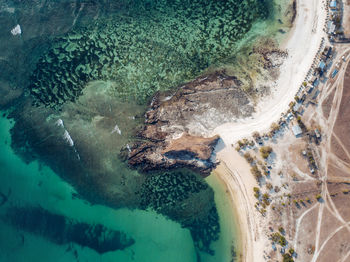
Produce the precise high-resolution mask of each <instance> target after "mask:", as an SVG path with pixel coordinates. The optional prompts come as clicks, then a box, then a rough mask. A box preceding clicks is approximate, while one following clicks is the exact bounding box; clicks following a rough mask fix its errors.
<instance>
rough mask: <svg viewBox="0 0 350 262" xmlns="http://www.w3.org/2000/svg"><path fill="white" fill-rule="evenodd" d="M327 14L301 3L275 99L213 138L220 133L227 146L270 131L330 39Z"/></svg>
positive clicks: (311, 2) (306, 0) (313, 1)
mask: <svg viewBox="0 0 350 262" xmlns="http://www.w3.org/2000/svg"><path fill="white" fill-rule="evenodd" d="M326 18H327V11H326V9H325V6H324V3H322V2H320V1H319V0H297V15H296V18H295V23H294V26H293V28H292V29H291V31H290V33H289V34H290V35H289V36H288V37H287V39H286V41H285V42H284V43H283V44H282V48H284V49H285V50H287V51H288V54H289V55H288V58H287V59H286V61H285V62H284V63H283V65H282V66H281V67H280V76H279V78H278V80H277V81H276V83H274V87H273V88H272V90H271V93H272V94H271V96H270V97H268V98H265V99H264V100H263V101H261V102H260V103H259V104H258V106H257V109H256V113H254V114H253V116H252V117H250V118H246V119H239V120H237V121H235V122H232V123H226V124H223V125H221V126H218V127H217V128H215V129H214V130H213V132H212V134H210V135H214V134H219V135H220V137H221V138H222V139H223V141H224V143H225V144H226V145H231V144H232V143H234V142H236V141H237V140H238V139H241V138H243V137H246V136H249V135H251V134H252V133H253V132H254V131H258V132H262V131H266V130H267V129H269V128H270V126H271V124H272V123H273V122H276V121H277V120H278V119H279V118H280V116H281V113H282V112H284V111H285V110H286V109H287V108H288V105H289V103H290V102H291V101H293V100H294V96H295V94H296V93H297V91H298V89H299V88H300V86H301V84H302V82H303V81H304V79H305V77H306V75H307V73H308V71H309V69H310V67H311V65H312V63H313V60H314V57H315V55H316V54H317V51H318V49H319V47H320V45H321V41H322V38H323V37H325V36H326V33H325V32H324V31H323V29H324V25H325V21H326Z"/></svg>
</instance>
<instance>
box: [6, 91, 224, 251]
mask: <svg viewBox="0 0 350 262" xmlns="http://www.w3.org/2000/svg"><path fill="white" fill-rule="evenodd" d="M94 88H96V86H94ZM91 97H94V103H90V102H89V101H90V100H89V99H88V98H87V97H86V94H84V95H83V96H82V97H80V98H79V103H66V104H65V105H64V106H63V108H62V112H60V113H58V112H55V110H53V109H51V108H45V107H43V106H41V107H32V106H31V102H30V101H23V104H22V106H21V107H20V106H19V105H18V106H17V109H16V110H14V111H13V112H12V113H11V114H10V116H9V117H10V118H12V119H14V120H15V125H14V127H13V128H12V130H11V134H12V147H13V149H14V150H15V152H16V153H18V154H19V155H20V156H21V157H23V158H24V159H25V160H26V161H27V162H30V161H33V160H35V159H39V160H40V161H41V162H43V163H45V164H47V165H49V166H50V167H51V168H52V169H53V170H54V171H55V172H56V173H57V174H58V175H60V176H61V177H62V178H63V179H64V180H66V181H68V182H69V183H70V184H71V185H72V186H73V187H74V188H75V190H76V191H77V194H78V196H79V197H81V198H83V199H85V200H87V201H89V202H90V203H92V204H100V205H107V206H109V207H112V208H121V207H125V208H141V209H146V210H147V209H148V208H152V209H155V210H157V212H159V213H160V214H162V215H164V216H167V217H168V218H169V219H172V220H174V221H176V222H179V223H181V225H183V226H184V227H185V228H188V229H189V230H190V231H191V234H194V236H196V241H195V243H196V246H198V248H199V247H201V248H202V249H201V250H203V251H206V252H211V251H210V246H211V243H212V242H213V241H215V240H216V239H217V238H218V236H219V232H217V234H216V235H215V234H212V233H210V232H216V231H215V230H214V229H219V218H218V217H217V216H216V220H213V219H209V218H208V216H209V215H210V214H211V212H210V210H211V209H213V208H214V210H215V202H214V193H213V190H212V189H211V188H210V187H209V186H208V185H207V184H206V183H205V181H204V180H203V178H202V177H201V176H199V175H198V174H194V173H193V172H191V171H189V170H173V171H159V172H157V173H155V172H148V173H147V174H142V173H139V172H137V171H136V170H131V169H129V168H127V165H126V163H122V162H121V161H120V160H119V159H118V157H117V156H118V152H119V148H118V146H119V144H120V141H119V140H120V139H122V135H123V134H125V133H130V131H128V132H122V135H119V134H118V133H117V132H115V133H111V132H112V131H113V129H114V126H115V121H107V119H109V118H112V116H113V115H115V114H116V112H115V111H113V110H117V109H118V107H113V105H114V104H111V105H112V106H111V108H112V109H113V110H112V111H110V110H109V107H108V106H107V107H106V104H107V105H108V104H110V102H112V101H110V100H109V97H107V98H103V97H102V96H101V95H100V96H98V95H97V94H96V93H92V94H91ZM97 97H99V99H97V100H96V98H97ZM84 99H86V100H87V101H88V102H87V103H85V102H84V103H83V100H84ZM111 100H113V99H111ZM68 108H69V109H68ZM86 112H87V113H86ZM133 112H134V113H135V108H133ZM120 113H121V114H123V115H124V114H125V111H122V112H120ZM129 116H130V115H127V116H126V117H127V119H128V117H129ZM60 119H61V120H60ZM101 122H102V123H103V124H102V123H101ZM118 123H119V122H118ZM119 126H120V128H121V129H122V130H123V131H124V130H126V129H125V128H126V126H124V125H122V123H120V125H119ZM65 130H68V131H69V133H70V134H71V136H72V138H73V140H74V147H72V146H70V145H69V144H68V143H67V141H65V139H64V138H63V135H64V131H65ZM77 153H78V154H79V156H80V157H79V158H78V156H77ZM204 157H205V155H204ZM185 189H186V190H187V191H188V193H185V194H182V193H181V192H182V191H183V190H185ZM162 192H166V193H167V194H166V197H165V198H163V196H164V194H163V193H162ZM210 216H212V215H210ZM213 230H214V231H213ZM200 242H205V243H206V244H205V245H204V246H203V245H202V244H199V243H200Z"/></svg>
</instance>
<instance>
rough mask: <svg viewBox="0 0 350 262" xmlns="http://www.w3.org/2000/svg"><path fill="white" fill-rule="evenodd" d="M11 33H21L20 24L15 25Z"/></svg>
mask: <svg viewBox="0 0 350 262" xmlns="http://www.w3.org/2000/svg"><path fill="white" fill-rule="evenodd" d="M11 34H12V35H20V34H22V29H21V26H20V25H16V26H15V27H14V28H12V30H11Z"/></svg>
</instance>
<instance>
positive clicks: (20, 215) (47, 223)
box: [5, 207, 135, 254]
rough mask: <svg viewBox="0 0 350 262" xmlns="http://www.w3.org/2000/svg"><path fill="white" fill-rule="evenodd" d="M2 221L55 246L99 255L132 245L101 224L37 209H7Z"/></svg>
mask: <svg viewBox="0 0 350 262" xmlns="http://www.w3.org/2000/svg"><path fill="white" fill-rule="evenodd" d="M5 220H6V221H7V222H8V223H9V224H11V225H12V226H15V227H17V228H19V229H22V230H25V231H28V232H30V233H33V234H36V235H39V236H42V237H45V238H47V239H49V240H50V241H52V242H54V243H56V244H59V245H63V244H68V243H76V244H78V245H81V246H83V247H89V248H91V249H93V250H95V251H96V252H98V253H100V254H103V253H105V252H109V251H115V250H123V249H125V248H127V247H129V246H131V245H133V244H134V243H135V241H134V240H133V239H132V238H130V237H128V236H127V235H126V234H125V233H123V232H120V231H116V230H111V229H108V228H106V227H104V226H103V225H101V224H97V225H90V224H87V223H82V222H78V221H74V220H72V219H69V218H67V217H65V216H62V215H57V214H52V213H50V212H48V211H47V210H44V209H42V208H39V207H12V208H9V209H8V211H7V214H6V217H5Z"/></svg>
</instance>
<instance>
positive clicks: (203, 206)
mask: <svg viewBox="0 0 350 262" xmlns="http://www.w3.org/2000/svg"><path fill="white" fill-rule="evenodd" d="M140 196H141V199H142V202H141V208H144V209H146V208H148V207H151V208H152V209H154V210H156V211H157V212H159V213H162V214H166V215H167V216H168V217H170V218H172V219H175V220H176V221H178V222H179V223H181V225H182V226H183V227H185V228H188V229H189V230H190V232H191V235H192V238H193V241H194V243H195V245H196V247H197V248H198V249H199V250H201V251H204V252H207V253H209V254H212V253H213V251H212V250H211V247H210V245H211V243H212V242H213V241H216V240H218V238H219V234H220V225H219V216H218V213H217V210H216V207H215V205H214V201H213V200H214V199H213V198H214V194H213V191H212V189H211V188H210V187H209V186H208V185H207V184H206V183H205V182H204V181H203V180H202V179H201V178H200V177H198V175H197V174H195V173H193V172H190V171H188V170H184V169H178V170H175V171H172V172H164V173H162V174H148V176H147V178H146V181H145V183H144V184H143V185H142V188H141V191H140ZM196 199H197V201H196ZM189 210H191V212H189ZM192 212H193V213H195V214H196V216H193V215H192Z"/></svg>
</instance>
